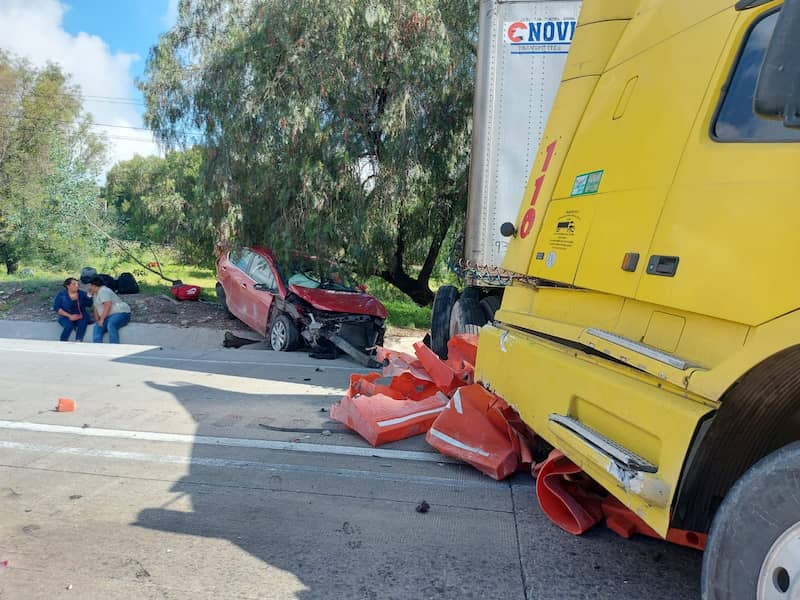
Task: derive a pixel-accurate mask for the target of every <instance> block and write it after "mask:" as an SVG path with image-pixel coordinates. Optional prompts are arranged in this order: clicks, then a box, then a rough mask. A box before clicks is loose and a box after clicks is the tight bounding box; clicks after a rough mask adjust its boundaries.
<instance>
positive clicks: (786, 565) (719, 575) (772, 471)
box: [702, 442, 800, 600]
mask: <svg viewBox="0 0 800 600" xmlns="http://www.w3.org/2000/svg"><path fill="white" fill-rule="evenodd" d="M702 595H703V598H704V600H722V599H723V598H724V599H726V600H739V599H742V600H744V599H748V600H749V599H750V598H756V599H757V600H769V599H771V598H775V599H779V598H798V597H800V442H795V443H793V444H789V445H788V446H784V447H783V448H781V449H780V450H778V451H776V452H774V453H772V454H770V455H769V456H767V457H766V458H763V459H761V460H760V461H759V462H757V463H756V464H755V465H753V466H752V467H750V469H749V470H748V471H747V472H746V473H745V474H744V475H743V476H742V477H741V479H739V481H738V482H736V484H735V485H734V486H733V487H732V488H731V489H730V491H729V492H728V494H727V496H725V500H723V502H722V504H721V505H720V507H719V510H717V514H716V515H715V516H714V522H713V523H712V525H711V531H710V533H709V535H708V544H706V548H705V553H704V555H703V576H702Z"/></svg>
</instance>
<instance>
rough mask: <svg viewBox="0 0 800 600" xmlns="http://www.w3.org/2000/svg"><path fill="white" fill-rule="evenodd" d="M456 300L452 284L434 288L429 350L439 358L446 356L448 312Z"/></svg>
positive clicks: (448, 332) (456, 293)
mask: <svg viewBox="0 0 800 600" xmlns="http://www.w3.org/2000/svg"><path fill="white" fill-rule="evenodd" d="M457 300H458V290H457V289H456V288H455V287H454V286H452V285H443V286H442V287H440V288H439V289H438V290H436V295H435V296H434V297H433V310H432V311H431V313H432V314H431V350H433V351H434V352H436V354H437V355H438V356H439V358H442V359H444V358H447V342H448V340H449V339H450V313H451V312H452V311H453V305H454V304H455V303H456V301H457Z"/></svg>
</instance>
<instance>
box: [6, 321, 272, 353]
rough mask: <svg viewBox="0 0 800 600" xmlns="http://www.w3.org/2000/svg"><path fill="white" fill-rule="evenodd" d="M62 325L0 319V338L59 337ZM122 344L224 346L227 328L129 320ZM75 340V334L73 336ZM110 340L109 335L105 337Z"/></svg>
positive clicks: (87, 339)
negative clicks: (133, 321) (130, 321)
mask: <svg viewBox="0 0 800 600" xmlns="http://www.w3.org/2000/svg"><path fill="white" fill-rule="evenodd" d="M93 329H94V325H90V326H89V328H88V329H87V330H86V336H85V337H84V343H86V342H88V343H91V342H92V332H93ZM60 334H61V326H60V325H59V324H58V323H57V322H56V321H0V338H12V339H23V340H58V337H59V335H60ZM235 334H236V335H237V336H238V337H248V338H250V339H255V340H258V341H263V338H259V337H258V336H257V335H256V334H255V333H254V332H247V333H243V332H241V331H237V332H235ZM119 338H120V343H122V344H133V345H145V346H161V347H162V348H169V349H186V350H191V349H199V348H222V347H223V346H222V342H223V340H224V339H225V330H223V329H210V328H208V327H196V326H192V327H176V326H174V325H165V324H159V323H155V324H150V323H130V324H128V325H126V326H125V327H123V328H122V329H120V332H119ZM70 339H72V340H74V339H75V337H74V334H73V335H72V337H71V338H70ZM105 343H108V335H106V337H105Z"/></svg>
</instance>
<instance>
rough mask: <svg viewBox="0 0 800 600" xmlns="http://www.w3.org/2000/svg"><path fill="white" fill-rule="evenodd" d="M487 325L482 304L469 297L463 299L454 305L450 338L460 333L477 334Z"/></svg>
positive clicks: (451, 314)
mask: <svg viewBox="0 0 800 600" xmlns="http://www.w3.org/2000/svg"><path fill="white" fill-rule="evenodd" d="M485 324H486V315H484V314H483V310H482V309H481V305H480V303H479V302H478V301H477V300H475V299H473V298H469V297H466V298H465V297H463V296H462V297H461V298H459V300H458V301H457V302H456V303H455V304H454V305H453V310H452V312H451V313H450V337H453V336H455V335H458V334H459V333H475V334H477V333H478V331H479V330H480V328H481V327H483V326H484V325H485Z"/></svg>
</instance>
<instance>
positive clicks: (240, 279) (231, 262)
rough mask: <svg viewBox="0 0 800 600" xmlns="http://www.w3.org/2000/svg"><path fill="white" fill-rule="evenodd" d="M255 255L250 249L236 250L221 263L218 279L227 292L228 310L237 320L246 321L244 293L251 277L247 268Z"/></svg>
mask: <svg viewBox="0 0 800 600" xmlns="http://www.w3.org/2000/svg"><path fill="white" fill-rule="evenodd" d="M254 255H255V253H254V252H253V251H252V250H250V248H235V249H233V250H231V251H230V252H229V253H228V256H227V258H225V259H223V260H222V261H220V264H219V269H218V273H217V277H218V279H219V282H220V283H221V284H222V288H223V289H224V290H225V301H226V303H227V304H228V310H229V311H231V314H233V316H235V317H236V318H237V319H239V320H241V321H244V322H245V323H247V321H246V320H245V319H244V317H243V315H244V314H245V306H246V304H247V299H246V297H245V294H244V293H243V292H244V290H245V289H246V287H247V284H248V282H249V281H250V277H249V276H248V274H247V267H248V266H249V264H250V261H251V260H252V258H253V256H254ZM248 325H249V323H248Z"/></svg>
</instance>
